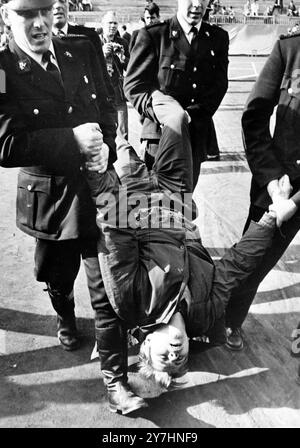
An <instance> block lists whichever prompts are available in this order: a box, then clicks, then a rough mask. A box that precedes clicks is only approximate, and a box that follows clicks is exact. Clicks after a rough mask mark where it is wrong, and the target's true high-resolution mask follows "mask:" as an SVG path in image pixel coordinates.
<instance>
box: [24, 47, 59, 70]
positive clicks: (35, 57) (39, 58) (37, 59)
mask: <svg viewBox="0 0 300 448" xmlns="http://www.w3.org/2000/svg"><path fill="white" fill-rule="evenodd" d="M16 44H17V45H18V47H20V48H21V50H22V51H24V53H26V54H27V55H28V56H30V57H31V58H32V59H33V60H34V61H35V62H37V63H38V64H39V65H40V66H41V67H43V68H45V64H43V62H42V58H43V55H42V54H39V53H34V51H31V50H30V48H27V47H25V46H23V45H22V44H19V43H18V42H16ZM49 50H50V51H51V53H52V58H53V59H54V61H53V62H54V63H55V65H57V66H58V64H57V60H56V56H55V51H54V46H53V42H52V41H51V43H50V46H49Z"/></svg>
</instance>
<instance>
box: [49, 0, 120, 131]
mask: <svg viewBox="0 0 300 448" xmlns="http://www.w3.org/2000/svg"><path fill="white" fill-rule="evenodd" d="M68 14H69V2H68V0H57V1H56V2H55V3H54V5H53V29H52V31H53V34H54V35H55V36H60V37H62V36H66V35H69V34H72V35H77V36H79V35H84V36H87V37H88V39H89V40H90V41H91V42H92V44H93V45H94V48H95V50H96V53H97V56H98V58H99V62H100V66H101V68H102V73H103V78H104V81H105V85H106V89H107V92H108V98H109V103H112V104H111V106H112V107H111V108H110V110H107V113H114V114H115V116H114V117H113V118H114V120H115V121H116V123H117V114H116V110H115V107H114V102H115V94H114V89H113V86H112V84H111V80H110V77H109V74H108V73H107V69H106V61H105V59H104V55H103V51H102V44H101V41H100V37H99V35H98V34H97V32H96V31H95V29H94V28H89V27H86V26H82V25H72V24H70V23H68Z"/></svg>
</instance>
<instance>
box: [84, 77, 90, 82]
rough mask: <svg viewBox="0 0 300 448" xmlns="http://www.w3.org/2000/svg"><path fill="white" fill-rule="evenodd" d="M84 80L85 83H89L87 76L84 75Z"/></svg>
mask: <svg viewBox="0 0 300 448" xmlns="http://www.w3.org/2000/svg"><path fill="white" fill-rule="evenodd" d="M84 82H85V83H86V84H88V83H89V78H88V77H87V76H86V75H84Z"/></svg>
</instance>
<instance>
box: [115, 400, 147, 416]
mask: <svg viewBox="0 0 300 448" xmlns="http://www.w3.org/2000/svg"><path fill="white" fill-rule="evenodd" d="M142 408H148V403H146V402H145V403H144V404H141V405H139V406H133V407H131V408H128V409H119V408H117V407H114V406H109V410H110V412H113V413H114V414H121V415H127V414H130V413H131V412H134V411H138V410H139V409H142Z"/></svg>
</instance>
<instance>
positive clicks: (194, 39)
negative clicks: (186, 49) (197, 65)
mask: <svg viewBox="0 0 300 448" xmlns="http://www.w3.org/2000/svg"><path fill="white" fill-rule="evenodd" d="M190 33H192V40H191V51H192V54H193V55H195V54H196V53H197V51H198V39H197V36H198V29H197V28H196V27H195V26H192V28H191V31H190Z"/></svg>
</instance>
